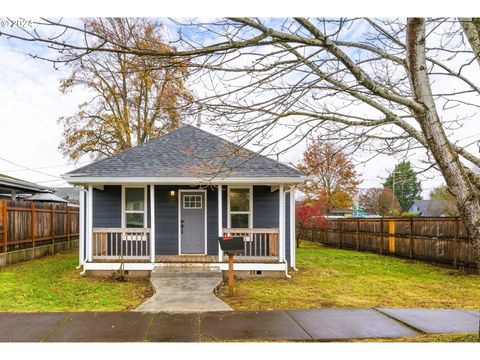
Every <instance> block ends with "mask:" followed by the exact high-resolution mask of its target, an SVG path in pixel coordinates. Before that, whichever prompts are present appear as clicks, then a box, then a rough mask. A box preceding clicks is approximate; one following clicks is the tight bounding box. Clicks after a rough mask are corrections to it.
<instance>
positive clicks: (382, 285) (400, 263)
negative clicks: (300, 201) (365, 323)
mask: <svg viewBox="0 0 480 360" xmlns="http://www.w3.org/2000/svg"><path fill="white" fill-rule="evenodd" d="M297 267H298V269H299V271H298V272H295V271H292V272H291V275H292V278H291V279H290V280H283V279H249V280H237V281H236V282H235V294H234V296H233V297H229V296H228V295H227V293H228V291H227V287H226V286H223V287H222V289H221V291H220V296H221V298H222V300H224V301H225V302H227V303H228V304H229V305H230V306H232V307H233V308H234V309H235V310H267V309H319V308H334V307H350V308H361V307H419V308H477V309H478V308H480V276H478V275H465V274H463V273H461V272H460V271H457V270H454V269H449V268H442V267H439V266H435V265H430V264H426V263H421V262H417V261H408V260H403V259H398V258H393V257H388V256H381V255H376V254H371V253H364V252H355V251H349V250H339V249H332V248H327V247H323V246H322V245H320V244H318V243H313V242H309V241H302V243H301V247H300V248H299V249H297Z"/></svg>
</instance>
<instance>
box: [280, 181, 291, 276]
mask: <svg viewBox="0 0 480 360" xmlns="http://www.w3.org/2000/svg"><path fill="white" fill-rule="evenodd" d="M290 192H291V189H288V190H285V191H284V192H283V199H282V200H283V204H285V199H286V198H287V193H290ZM289 206H290V205H289ZM285 214H286V211H285V205H284V206H283V214H282V216H283V217H284V218H285ZM290 226H292V224H290ZM281 231H283V233H284V234H285V219H284V220H283V229H282V230H281ZM283 238H284V239H285V235H284V237H283ZM291 241H292V239H290V242H291ZM290 246H292V244H290ZM286 248H287V247H286V242H285V244H284V246H283V252H284V254H283V262H284V263H285V276H286V278H287V279H291V278H292V276H291V275H289V274H288V262H287V256H286V255H287V254H286V251H285V249H286ZM290 261H291V259H290Z"/></svg>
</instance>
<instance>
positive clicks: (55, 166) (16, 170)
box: [0, 161, 90, 173]
mask: <svg viewBox="0 0 480 360" xmlns="http://www.w3.org/2000/svg"><path fill="white" fill-rule="evenodd" d="M89 163H90V161H82V162H78V163H76V164H75V165H77V164H89ZM68 165H72V164H69V163H66V164H59V165H51V166H42V167H37V168H31V169H30V170H41V169H52V168H57V167H62V166H68ZM19 171H24V170H20V169H14V170H0V173H9V172H19Z"/></svg>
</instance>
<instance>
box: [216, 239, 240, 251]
mask: <svg viewBox="0 0 480 360" xmlns="http://www.w3.org/2000/svg"><path fill="white" fill-rule="evenodd" d="M218 242H219V243H220V248H221V249H222V251H223V252H225V253H226V254H230V253H235V254H239V253H243V250H244V245H243V236H220V237H219V238H218Z"/></svg>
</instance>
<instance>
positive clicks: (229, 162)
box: [66, 125, 304, 179]
mask: <svg viewBox="0 0 480 360" xmlns="http://www.w3.org/2000/svg"><path fill="white" fill-rule="evenodd" d="M66 175H67V176H69V177H168V178H170V177H179V178H182V177H187V178H192V177H193V178H201V179H211V178H214V177H216V178H224V177H235V178H241V177H292V178H299V177H301V176H304V174H302V173H301V172H299V171H298V170H296V169H294V168H292V167H290V166H287V165H285V164H282V163H280V162H278V161H275V160H273V159H270V158H267V157H265V156H261V155H258V154H256V153H254V152H252V151H250V150H247V149H245V148H239V147H238V146H236V145H235V144H233V143H231V142H229V141H226V140H224V139H222V138H220V137H218V136H215V135H213V134H211V133H208V132H206V131H204V130H201V129H199V128H197V127H194V126H191V125H184V126H182V127H180V128H179V129H178V130H176V131H173V132H171V133H169V134H166V135H163V136H160V137H158V138H156V139H152V140H150V141H148V142H146V143H144V144H141V145H138V146H136V147H134V148H132V149H129V150H126V151H124V152H121V153H119V154H116V155H113V156H110V157H108V158H105V159H102V160H99V161H96V162H94V163H91V164H89V165H86V166H84V167H81V168H79V169H76V170H73V171H71V172H69V173H67V174H66Z"/></svg>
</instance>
